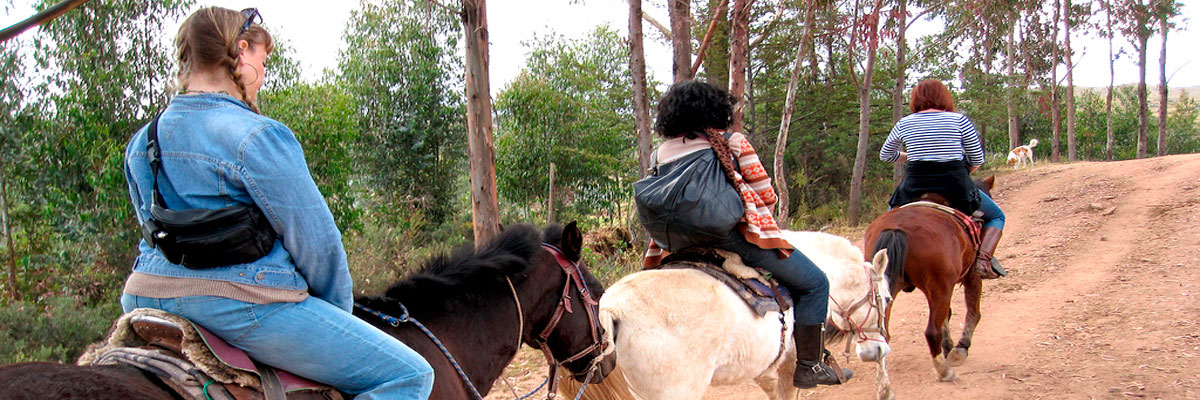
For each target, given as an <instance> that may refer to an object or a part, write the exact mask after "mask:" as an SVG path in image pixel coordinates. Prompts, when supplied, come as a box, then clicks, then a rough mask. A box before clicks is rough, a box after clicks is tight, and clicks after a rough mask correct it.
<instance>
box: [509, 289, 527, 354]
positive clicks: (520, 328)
mask: <svg viewBox="0 0 1200 400" xmlns="http://www.w3.org/2000/svg"><path fill="white" fill-rule="evenodd" d="M504 281H505V282H508V288H509V290H512V295H513V302H514V303H517V350H521V337H522V336H525V312H524V311H521V299H520V298H518V297H517V288H516V287H513V284H512V279H509V278H508V277H507V276H506V277H504Z"/></svg>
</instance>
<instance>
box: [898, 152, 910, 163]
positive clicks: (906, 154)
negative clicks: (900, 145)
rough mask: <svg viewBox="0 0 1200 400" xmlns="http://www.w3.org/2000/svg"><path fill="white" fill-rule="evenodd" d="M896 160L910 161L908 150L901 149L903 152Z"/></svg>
mask: <svg viewBox="0 0 1200 400" xmlns="http://www.w3.org/2000/svg"><path fill="white" fill-rule="evenodd" d="M896 162H898V163H906V162H908V152H907V151H901V152H900V157H897V158H896Z"/></svg>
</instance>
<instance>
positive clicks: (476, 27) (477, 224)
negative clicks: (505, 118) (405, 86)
mask: <svg viewBox="0 0 1200 400" xmlns="http://www.w3.org/2000/svg"><path fill="white" fill-rule="evenodd" d="M462 5H463V10H462V21H463V34H464V36H465V38H464V39H465V41H466V52H467V54H466V57H465V58H466V60H465V61H466V69H467V71H466V72H467V74H466V75H467V79H466V89H467V146H468V147H469V149H470V157H468V158H470V160H471V206H472V208H471V211H472V222H473V225H474V231H475V245H476V246H483V245H484V244H485V243H487V242H488V241H490V240H491V239H492V238H494V237H496V236H497V235H499V234H500V204H499V200H498V199H497V196H496V155H495V148H494V147H493V145H492V98H491V90H490V87H491V86H490V83H489V82H488V80H489V78H488V27H487V0H463V3H462Z"/></svg>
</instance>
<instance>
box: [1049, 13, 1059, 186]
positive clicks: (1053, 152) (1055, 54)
mask: <svg viewBox="0 0 1200 400" xmlns="http://www.w3.org/2000/svg"><path fill="white" fill-rule="evenodd" d="M1060 5H1061V3H1059V1H1058V0H1054V21H1053V24H1052V26H1053V28H1051V32H1052V33H1051V34H1050V41H1051V46H1050V57H1051V61H1050V65H1051V67H1050V130H1051V132H1052V136H1050V162H1058V145H1059V137H1060V136H1061V134H1062V110H1061V107H1059V104H1058V64H1059V62H1060V60H1061V59H1062V57H1061V56H1060V55H1061V53H1060V52H1059V49H1058V19H1059V16H1060V15H1061V13H1060V11H1061V8H1059V7H1060Z"/></svg>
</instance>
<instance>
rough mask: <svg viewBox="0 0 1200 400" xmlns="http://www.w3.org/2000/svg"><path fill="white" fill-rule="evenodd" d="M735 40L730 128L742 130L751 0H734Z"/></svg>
mask: <svg viewBox="0 0 1200 400" xmlns="http://www.w3.org/2000/svg"><path fill="white" fill-rule="evenodd" d="M731 20H732V25H733V29H732V31H733V41H732V42H730V44H729V94H730V95H731V96H733V101H734V103H733V122H732V123H731V124H730V126H729V130H731V131H733V132H742V131H743V125H744V123H745V108H746V60H747V58H748V53H749V52H750V49H748V48H747V47H749V46H750V0H734V1H733V18H731Z"/></svg>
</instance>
